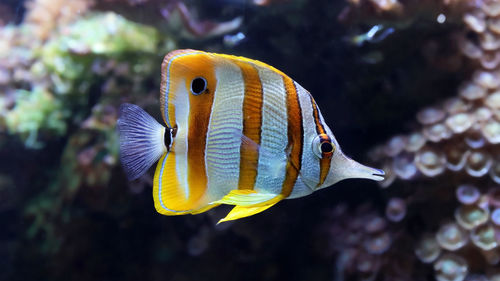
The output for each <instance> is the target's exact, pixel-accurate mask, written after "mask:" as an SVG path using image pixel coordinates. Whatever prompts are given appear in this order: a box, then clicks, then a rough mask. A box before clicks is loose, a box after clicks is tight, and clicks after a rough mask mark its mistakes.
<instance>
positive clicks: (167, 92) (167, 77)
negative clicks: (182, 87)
mask: <svg viewBox="0 0 500 281" xmlns="http://www.w3.org/2000/svg"><path fill="white" fill-rule="evenodd" d="M197 54H202V53H201V52H189V53H182V54H178V55H177V56H174V57H173V58H171V59H170V61H169V62H168V65H167V75H166V78H165V79H166V83H165V84H166V85H165V91H166V92H165V93H163V94H164V95H165V105H164V106H163V107H164V109H165V117H166V118H165V119H167V126H168V127H169V128H173V127H172V126H171V125H170V117H169V113H168V101H169V98H170V97H169V96H170V94H169V93H170V89H169V88H170V67H171V66H172V62H174V60H176V59H178V58H180V57H184V56H189V55H197ZM177 94H179V93H178V92H177Z"/></svg>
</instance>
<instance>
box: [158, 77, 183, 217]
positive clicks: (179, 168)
mask: <svg viewBox="0 0 500 281" xmlns="http://www.w3.org/2000/svg"><path fill="white" fill-rule="evenodd" d="M185 85H186V83H185V81H182V83H180V86H179V88H178V89H177V94H176V95H175V99H174V100H173V101H172V102H173V103H174V106H175V109H176V110H175V120H176V122H177V135H176V136H175V139H174V140H173V142H172V150H171V151H170V153H175V160H176V164H175V168H176V171H175V173H173V174H172V175H169V176H171V177H177V180H178V182H179V184H180V185H181V187H182V189H183V190H184V197H185V198H186V200H187V198H188V197H189V186H188V182H187V171H188V169H187V168H188V166H187V164H188V163H187V150H188V147H187V145H188V141H187V138H188V118H189V96H188V94H189V92H188V90H187V89H186V86H185ZM166 159H167V157H165V160H164V161H163V163H162V169H161V174H160V180H159V184H158V185H159V186H158V198H159V199H160V203H161V206H162V207H163V208H164V209H165V210H167V211H170V212H172V211H173V210H170V209H168V208H166V207H165V204H164V202H163V198H162V196H161V194H162V183H161V182H162V176H163V168H164V164H165V161H166Z"/></svg>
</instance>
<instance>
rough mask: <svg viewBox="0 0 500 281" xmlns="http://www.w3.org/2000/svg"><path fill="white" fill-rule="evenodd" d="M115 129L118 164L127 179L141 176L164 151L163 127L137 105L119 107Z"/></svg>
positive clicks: (165, 148) (126, 104)
mask: <svg viewBox="0 0 500 281" xmlns="http://www.w3.org/2000/svg"><path fill="white" fill-rule="evenodd" d="M117 127H118V133H119V134H120V161H121V162H122V165H123V169H124V170H125V173H126V174H127V177H128V179H129V180H134V179H137V178H138V177H140V176H142V175H143V174H144V173H145V172H146V171H147V170H148V169H149V168H150V167H151V166H152V165H153V164H154V163H155V162H156V161H158V159H160V157H161V156H162V155H163V154H164V153H166V152H167V147H166V146H165V142H164V138H165V127H164V126H162V125H160V124H159V123H158V122H157V121H156V120H155V119H154V118H153V117H151V115H149V114H148V113H147V112H146V111H144V110H143V109H142V108H140V107H138V106H137V105H133V104H129V103H125V104H122V105H121V107H120V118H119V119H118V122H117Z"/></svg>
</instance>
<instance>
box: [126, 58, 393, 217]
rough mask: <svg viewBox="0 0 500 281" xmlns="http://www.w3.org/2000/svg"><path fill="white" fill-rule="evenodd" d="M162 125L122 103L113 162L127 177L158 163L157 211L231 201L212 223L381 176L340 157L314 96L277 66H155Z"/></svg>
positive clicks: (171, 61) (245, 62)
mask: <svg viewBox="0 0 500 281" xmlns="http://www.w3.org/2000/svg"><path fill="white" fill-rule="evenodd" d="M159 100H160V109H161V114H162V117H163V123H164V124H163V125H162V124H160V123H159V122H158V121H156V119H154V118H153V117H152V116H151V115H149V114H148V113H147V112H145V111H144V110H143V109H141V108H140V107H139V106H136V105H133V104H129V103H125V104H122V105H121V106H120V117H119V119H118V121H117V129H118V133H119V141H120V161H121V163H122V166H123V169H124V171H125V174H126V175H127V177H128V179H129V180H134V179H137V178H139V177H141V176H142V175H143V174H144V173H146V172H147V170H148V169H149V168H150V167H151V166H152V165H153V164H154V163H156V162H157V165H156V170H155V173H154V180H153V199H154V206H155V208H156V211H157V212H158V213H160V214H163V215H167V216H171V215H185V214H199V213H203V212H205V211H208V210H210V209H212V208H214V207H217V206H219V205H221V204H225V205H234V207H233V208H232V209H231V211H230V212H229V213H228V214H227V215H226V217H224V218H223V219H221V220H220V221H219V223H220V222H224V221H230V220H236V219H240V218H244V217H248V216H251V215H254V214H257V213H260V212H262V211H264V210H266V209H268V208H270V207H272V206H273V205H275V204H276V203H278V202H280V201H282V200H284V199H291V198H299V197H303V196H306V195H309V194H311V193H312V192H314V191H317V190H320V189H322V188H325V187H328V186H331V185H333V184H334V183H337V182H339V181H341V180H344V179H349V178H364V179H371V180H375V181H380V180H383V179H384V175H385V174H384V171H382V170H379V169H375V168H370V167H368V166H365V165H362V164H360V163H358V162H356V161H354V160H352V159H351V158H349V157H347V156H346V155H345V154H344V153H343V152H342V150H341V148H340V146H339V144H338V142H337V140H336V138H335V136H334V135H333V133H332V131H331V130H330V128H329V127H328V125H327V124H326V123H325V120H324V118H323V116H322V114H321V111H320V109H319V107H318V105H317V104H316V102H315V100H314V99H313V97H312V95H311V94H310V93H309V92H308V91H307V90H305V89H304V88H303V87H302V86H300V85H299V84H298V83H297V82H295V81H294V80H292V79H291V78H290V77H289V76H287V75H286V74H284V73H283V72H281V71H280V70H278V69H276V68H274V67H272V66H270V65H268V64H266V63H263V62H260V61H257V60H253V59H248V58H245V57H240V56H234V55H226V54H216V53H209V52H204V51H198V50H190V49H182V50H174V51H171V52H170V53H168V54H167V55H166V56H165V58H164V60H163V63H162V65H161V87H160V99H159Z"/></svg>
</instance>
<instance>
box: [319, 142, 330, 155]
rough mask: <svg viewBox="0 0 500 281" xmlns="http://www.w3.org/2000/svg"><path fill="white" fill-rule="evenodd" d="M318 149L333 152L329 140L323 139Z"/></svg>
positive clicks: (323, 151)
mask: <svg viewBox="0 0 500 281" xmlns="http://www.w3.org/2000/svg"><path fill="white" fill-rule="evenodd" d="M320 149H321V152H322V153H332V152H333V145H332V143H331V142H329V141H324V142H322V143H321V146H320Z"/></svg>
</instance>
